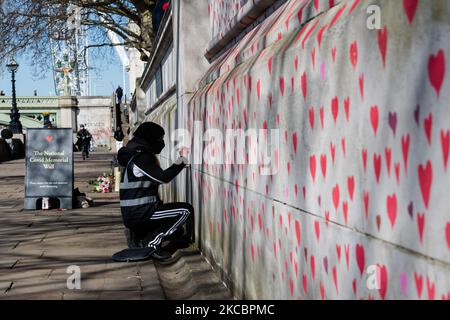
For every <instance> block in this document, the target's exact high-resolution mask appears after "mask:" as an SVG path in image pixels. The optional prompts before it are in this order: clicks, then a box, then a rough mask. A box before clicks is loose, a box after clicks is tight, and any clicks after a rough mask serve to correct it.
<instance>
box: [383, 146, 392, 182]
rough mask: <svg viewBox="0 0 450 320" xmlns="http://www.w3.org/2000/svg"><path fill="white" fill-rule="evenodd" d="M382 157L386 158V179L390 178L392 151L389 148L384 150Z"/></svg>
mask: <svg viewBox="0 0 450 320" xmlns="http://www.w3.org/2000/svg"><path fill="white" fill-rule="evenodd" d="M384 155H385V157H386V167H387V172H388V177H390V176H391V159H392V150H391V149H390V148H385V149H384Z"/></svg>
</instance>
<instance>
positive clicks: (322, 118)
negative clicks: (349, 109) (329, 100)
mask: <svg viewBox="0 0 450 320" xmlns="http://www.w3.org/2000/svg"><path fill="white" fill-rule="evenodd" d="M323 121H324V109H323V106H322V107H320V125H321V127H322V130H323V128H324V122H323Z"/></svg>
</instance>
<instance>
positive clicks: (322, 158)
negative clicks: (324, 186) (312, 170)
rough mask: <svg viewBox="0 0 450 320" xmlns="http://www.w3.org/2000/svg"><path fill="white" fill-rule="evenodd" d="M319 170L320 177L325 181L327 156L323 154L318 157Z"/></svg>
mask: <svg viewBox="0 0 450 320" xmlns="http://www.w3.org/2000/svg"><path fill="white" fill-rule="evenodd" d="M314 160H315V159H314ZM320 168H321V169H322V176H323V178H324V179H325V177H326V175H327V156H326V155H324V154H322V155H321V156H320Z"/></svg>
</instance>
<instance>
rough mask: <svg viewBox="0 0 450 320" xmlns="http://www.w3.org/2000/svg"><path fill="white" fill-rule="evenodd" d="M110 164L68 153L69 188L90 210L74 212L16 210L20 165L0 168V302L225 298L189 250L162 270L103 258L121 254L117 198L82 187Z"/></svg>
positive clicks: (100, 157)
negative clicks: (71, 165)
mask: <svg viewBox="0 0 450 320" xmlns="http://www.w3.org/2000/svg"><path fill="white" fill-rule="evenodd" d="M111 158H112V154H108V153H93V154H92V155H91V158H89V159H88V160H86V161H83V160H82V159H81V156H80V155H79V154H76V155H75V187H78V188H79V189H80V191H81V192H85V193H87V195H88V196H89V197H91V198H93V199H94V202H95V205H94V206H93V207H90V208H87V209H74V210H49V211H41V210H38V211H24V210H23V197H24V185H23V183H24V174H25V162H24V160H15V161H10V162H4V163H0V182H1V183H0V299H14V300H16V299H25V300H34V299H39V300H116V299H120V300H125V299H126V300H163V299H211V300H213V299H221V300H224V299H232V295H231V294H230V292H229V290H228V289H227V288H226V287H225V285H224V284H223V283H222V282H221V281H220V280H219V278H218V276H217V274H216V273H215V272H214V270H213V269H212V268H211V266H210V265H209V264H208V263H207V261H206V260H205V258H204V257H203V256H202V255H201V253H200V252H199V250H198V249H197V248H196V247H195V246H194V245H193V246H191V247H189V248H185V249H181V250H178V251H177V252H176V253H175V254H174V256H173V259H172V260H171V261H170V263H165V264H162V263H158V262H156V261H152V260H149V261H144V262H136V263H117V262H114V261H113V260H112V259H111V256H112V255H113V254H114V253H115V252H117V251H120V250H122V249H124V248H126V239H125V235H124V227H123V225H122V220H121V216H120V208H119V199H118V193H108V194H98V193H92V190H91V188H90V186H89V184H88V181H89V180H91V179H95V178H96V177H98V176H100V175H101V174H103V173H104V172H110V171H111V168H110V161H111ZM73 270H75V273H74V271H73ZM78 270H79V275H80V277H79V279H80V282H79V284H80V288H79V289H77V288H73V287H74V284H77V282H76V281H75V280H74V277H75V276H76V275H77V274H78V273H77V271H78ZM69 277H70V278H69ZM68 283H69V286H68ZM69 287H70V288H69ZM75 287H76V286H75Z"/></svg>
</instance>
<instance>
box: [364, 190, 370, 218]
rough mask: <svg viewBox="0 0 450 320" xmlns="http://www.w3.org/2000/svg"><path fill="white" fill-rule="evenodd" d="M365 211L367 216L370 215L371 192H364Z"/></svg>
mask: <svg viewBox="0 0 450 320" xmlns="http://www.w3.org/2000/svg"><path fill="white" fill-rule="evenodd" d="M364 213H365V215H366V218H368V217H369V193H368V192H364Z"/></svg>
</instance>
